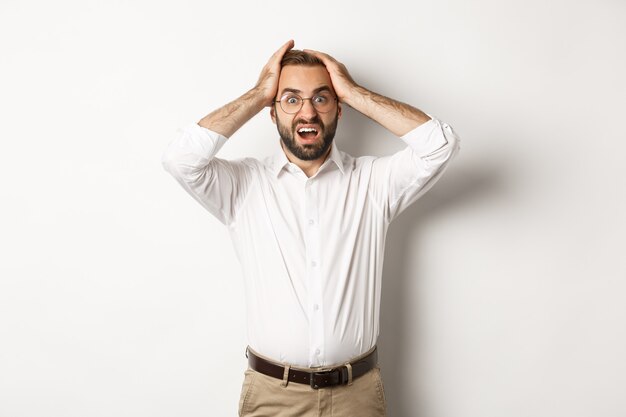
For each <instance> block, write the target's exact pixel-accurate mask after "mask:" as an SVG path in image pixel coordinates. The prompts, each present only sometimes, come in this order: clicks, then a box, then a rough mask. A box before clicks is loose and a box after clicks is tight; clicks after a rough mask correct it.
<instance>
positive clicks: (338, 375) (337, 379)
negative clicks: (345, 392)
mask: <svg viewBox="0 0 626 417" xmlns="http://www.w3.org/2000/svg"><path fill="white" fill-rule="evenodd" d="M344 369H345V367H341V368H334V369H330V370H328V371H322V372H311V376H310V379H309V382H310V384H311V388H313V389H320V388H325V387H328V386H333V385H339V384H344V383H346V382H347V378H348V377H347V372H346V377H345V378H343V376H344V375H343V374H344V372H343V370H344ZM346 371H347V369H346ZM318 378H320V379H318ZM344 380H345V381H346V382H344Z"/></svg>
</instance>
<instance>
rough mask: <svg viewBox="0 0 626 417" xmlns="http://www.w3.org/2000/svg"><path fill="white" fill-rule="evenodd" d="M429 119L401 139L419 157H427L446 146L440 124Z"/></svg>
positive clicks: (435, 120)
mask: <svg viewBox="0 0 626 417" xmlns="http://www.w3.org/2000/svg"><path fill="white" fill-rule="evenodd" d="M428 116H430V115H428ZM430 117H431V119H430V120H429V121H427V122H426V123H423V124H421V125H419V126H418V127H416V128H415V129H413V130H411V131H410V132H409V133H407V134H406V135H404V136H402V137H401V139H402V140H403V141H404V142H405V143H406V144H407V145H409V146H410V147H411V148H412V149H413V150H414V151H415V152H416V153H417V154H419V155H420V156H428V155H430V154H432V153H434V152H435V151H438V150H439V149H441V148H443V147H444V146H446V145H447V144H448V140H447V139H446V137H445V136H444V133H443V130H442V127H441V125H442V124H441V122H440V121H439V120H437V119H435V118H434V117H432V116H430Z"/></svg>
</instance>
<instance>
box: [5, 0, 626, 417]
mask: <svg viewBox="0 0 626 417" xmlns="http://www.w3.org/2000/svg"><path fill="white" fill-rule="evenodd" d="M625 21H626V3H624V2H623V1H620V0H600V1H594V2H592V1H579V2H572V1H565V0H560V1H542V0H527V1H495V0H479V1H466V0H450V1H429V2H408V1H407V2H398V1H389V0H387V1H384V2H372V1H362V0H360V1H356V0H351V1H344V2H340V1H317V2H304V3H303V2H293V1H290V2H287V1H285V2H268V1H264V2H248V3H240V2H232V3H229V4H226V2H219V3H217V2H209V1H186V2H181V1H177V2H170V3H169V4H168V3H165V2H159V1H135V2H129V1H109V2H98V1H74V2H70V1H56V2H45V1H37V2H24V1H8V0H2V2H1V3H0V71H1V74H0V120H1V123H0V138H1V147H0V196H1V202H2V203H1V205H0V211H1V216H0V277H1V278H0V417H21V416H28V417H35V416H37V417H38V416H46V417H56V416H59V417H60V416H63V417H74V416H75V417H85V416H89V417H94V416H111V417H113V416H115V417H125V416H129V417H130V416H132V417H141V416H145V417H160V416H164V417H165V416H173V415H177V416H231V415H235V414H236V410H237V402H238V397H239V391H240V387H241V381H242V378H243V370H244V369H245V367H246V364H245V359H244V354H243V353H244V347H245V344H246V342H245V332H244V328H245V327H244V308H245V306H244V305H243V293H242V280H241V275H240V270H239V266H238V264H237V262H236V259H235V257H234V253H233V250H232V247H231V244H230V241H229V237H228V234H227V231H226V229H224V228H223V227H222V226H221V225H220V224H219V223H218V221H217V220H215V219H213V218H212V217H211V216H210V215H209V213H208V212H206V211H204V209H202V207H201V206H200V205H199V204H197V203H196V202H195V201H194V200H193V199H191V198H190V197H189V196H187V195H186V194H185V192H184V191H183V190H182V189H181V188H180V187H179V186H178V185H177V184H176V183H175V181H174V180H173V179H172V178H171V177H170V176H169V175H168V174H167V173H166V172H165V171H164V170H163V169H162V167H161V163H160V157H161V153H162V152H163V150H164V149H165V146H166V145H167V143H168V142H169V141H170V140H172V138H173V137H174V136H175V135H176V134H177V129H179V128H180V127H182V126H185V125H186V124H188V123H194V122H196V121H197V120H199V119H200V118H201V117H202V116H204V115H205V114H206V113H208V112H209V111H211V110H213V109H215V108H216V107H218V106H221V105H222V104H225V103H226V102H228V101H230V100H232V99H234V98H236V97H238V96H239V95H241V94H242V93H244V92H245V91H246V90H247V89H249V88H250V87H252V86H253V85H254V83H255V82H256V79H257V77H258V73H259V71H260V69H261V67H262V66H263V65H264V64H265V62H266V61H267V59H268V58H269V56H270V55H271V54H272V53H273V52H274V50H276V49H277V48H278V47H279V46H280V45H281V44H282V43H284V42H285V41H286V40H288V39H290V38H293V39H295V41H296V47H299V48H312V49H318V50H322V51H326V52H328V53H330V54H331V55H333V56H335V57H336V58H337V59H339V60H340V61H342V62H344V63H345V64H346V66H347V67H348V69H349V70H350V71H351V73H352V75H353V77H354V78H355V79H356V80H357V82H359V83H361V84H362V85H364V86H366V87H368V88H370V89H372V90H375V91H377V92H380V93H382V94H385V95H388V96H390V97H393V98H396V99H399V100H402V101H406V102H409V103H411V104H413V105H415V106H417V107H419V108H421V109H422V110H424V111H426V112H428V113H430V114H432V115H434V116H435V117H438V118H439V119H441V120H443V121H445V122H447V123H450V124H451V125H452V126H453V127H454V128H455V130H456V131H457V133H458V134H459V135H460V136H461V139H462V149H461V153H460V154H459V156H458V158H457V159H456V160H455V161H454V162H453V165H452V166H451V167H450V169H449V171H448V172H447V174H446V175H445V176H444V177H443V178H442V180H441V181H440V182H439V183H438V184H437V185H436V186H435V187H434V188H433V189H432V190H431V191H430V192H429V193H428V194H427V195H426V196H425V197H424V198H423V199H422V200H420V201H419V202H418V203H416V204H415V205H414V206H412V207H411V208H410V209H409V210H407V212H405V213H404V214H403V215H402V216H401V217H400V218H399V219H398V220H397V221H396V223H395V224H393V225H392V227H391V230H390V232H389V236H388V244H387V250H386V261H385V262H386V263H385V270H384V289H383V291H384V292H383V300H382V302H383V309H382V318H381V320H382V333H381V338H380V349H381V355H382V356H381V363H382V367H383V376H384V378H385V383H386V390H387V399H388V402H389V413H390V415H391V416H394V417H398V416H399V417H402V416H420V417H422V416H423V417H426V416H428V417H501V416H507V417H517V416H519V417H529V416H532V417H577V416H580V417H589V416H594V417H610V416H616V417H617V416H624V415H626V396H625V395H624V392H626V391H625V390H626V360H625V359H624V352H626V303H624V298H625V295H626V282H625V280H626V262H625V261H624V258H623V257H622V254H623V251H624V248H625V247H626V241H625V240H626V239H625V237H624V236H625V234H626V221H625V219H624V213H625V212H626V192H625V190H626V187H625V185H626V184H625V182H626V180H625V179H626V157H625V152H626V135H625V134H624V128H623V122H624V113H625V111H626V81H625V75H624V74H626V47H625V43H626V42H625V40H626V25H625V24H624V22H625ZM344 116H345V117H344V118H343V120H342V122H341V124H340V127H339V131H338V136H337V141H338V144H339V146H340V147H341V148H342V149H343V150H346V151H348V152H351V153H353V154H356V155H363V154H375V155H382V154H388V153H391V152H394V151H395V150H398V149H400V148H401V147H402V144H401V142H400V141H399V140H397V139H395V138H393V136H392V135H391V134H390V133H387V132H386V131H384V130H383V129H382V128H380V127H378V126H377V125H376V124H374V123H373V122H371V121H369V120H367V119H366V118H365V117H363V116H361V115H360V114H358V113H356V112H355V111H353V110H351V109H347V108H346V109H345V113H344ZM276 146H277V135H276V131H275V127H274V125H273V124H272V123H271V121H270V117H269V113H268V111H267V110H265V111H263V112H262V113H261V114H260V115H258V116H257V117H256V118H254V119H253V120H252V121H251V122H250V123H249V124H247V125H246V126H245V127H244V128H242V129H241V130H240V131H239V132H238V133H236V134H235V136H233V138H232V139H231V141H229V142H228V143H227V145H226V146H225V147H224V148H223V150H222V151H221V154H220V156H223V157H226V158H235V157H241V156H257V157H262V156H265V155H267V154H269V153H271V152H273V150H274V149H275V147H276Z"/></svg>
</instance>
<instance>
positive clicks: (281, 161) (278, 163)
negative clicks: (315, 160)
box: [270, 141, 344, 177]
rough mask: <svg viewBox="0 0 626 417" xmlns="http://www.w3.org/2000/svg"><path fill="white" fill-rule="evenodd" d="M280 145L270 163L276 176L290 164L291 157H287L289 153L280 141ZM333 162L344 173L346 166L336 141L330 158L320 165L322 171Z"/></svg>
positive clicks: (331, 148) (331, 146) (332, 146)
mask: <svg viewBox="0 0 626 417" xmlns="http://www.w3.org/2000/svg"><path fill="white" fill-rule="evenodd" d="M278 146H279V148H278V150H277V151H276V153H274V155H273V156H272V159H271V164H270V168H271V171H272V174H274V176H275V177H277V176H278V174H280V172H281V171H282V170H283V168H285V166H287V165H289V164H290V162H289V159H287V155H285V151H283V147H282V144H280V143H279V145H278ZM331 163H334V164H335V165H336V166H337V168H339V171H340V172H341V173H342V174H343V173H344V166H343V159H342V158H341V152H340V151H339V149H337V146H336V145H335V142H334V141H333V143H332V145H330V154H329V155H328V158H326V161H324V163H323V164H322V166H321V167H320V171H321V170H322V169H326V166H327V165H329V164H331ZM318 172H319V171H318Z"/></svg>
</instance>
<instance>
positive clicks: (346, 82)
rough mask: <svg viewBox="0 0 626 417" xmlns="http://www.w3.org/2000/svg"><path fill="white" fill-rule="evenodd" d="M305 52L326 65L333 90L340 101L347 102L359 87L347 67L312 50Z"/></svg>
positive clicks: (330, 57) (326, 55) (328, 56)
mask: <svg viewBox="0 0 626 417" xmlns="http://www.w3.org/2000/svg"><path fill="white" fill-rule="evenodd" d="M304 52H306V53H309V54H311V55H314V56H316V57H317V58H319V59H320V60H321V61H322V62H323V63H324V65H325V66H326V70H327V71H328V73H329V74H330V80H331V82H332V83H333V88H334V89H335V93H337V97H339V101H345V99H346V97H348V96H349V95H350V94H351V93H352V91H353V90H354V88H356V87H358V85H357V83H355V82H354V80H353V79H352V77H351V76H350V73H349V72H348V69H347V68H346V66H345V65H343V64H342V63H341V62H339V61H337V60H336V59H335V58H333V57H332V56H330V55H328V54H325V53H323V52H319V51H314V50H312V49H304Z"/></svg>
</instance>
